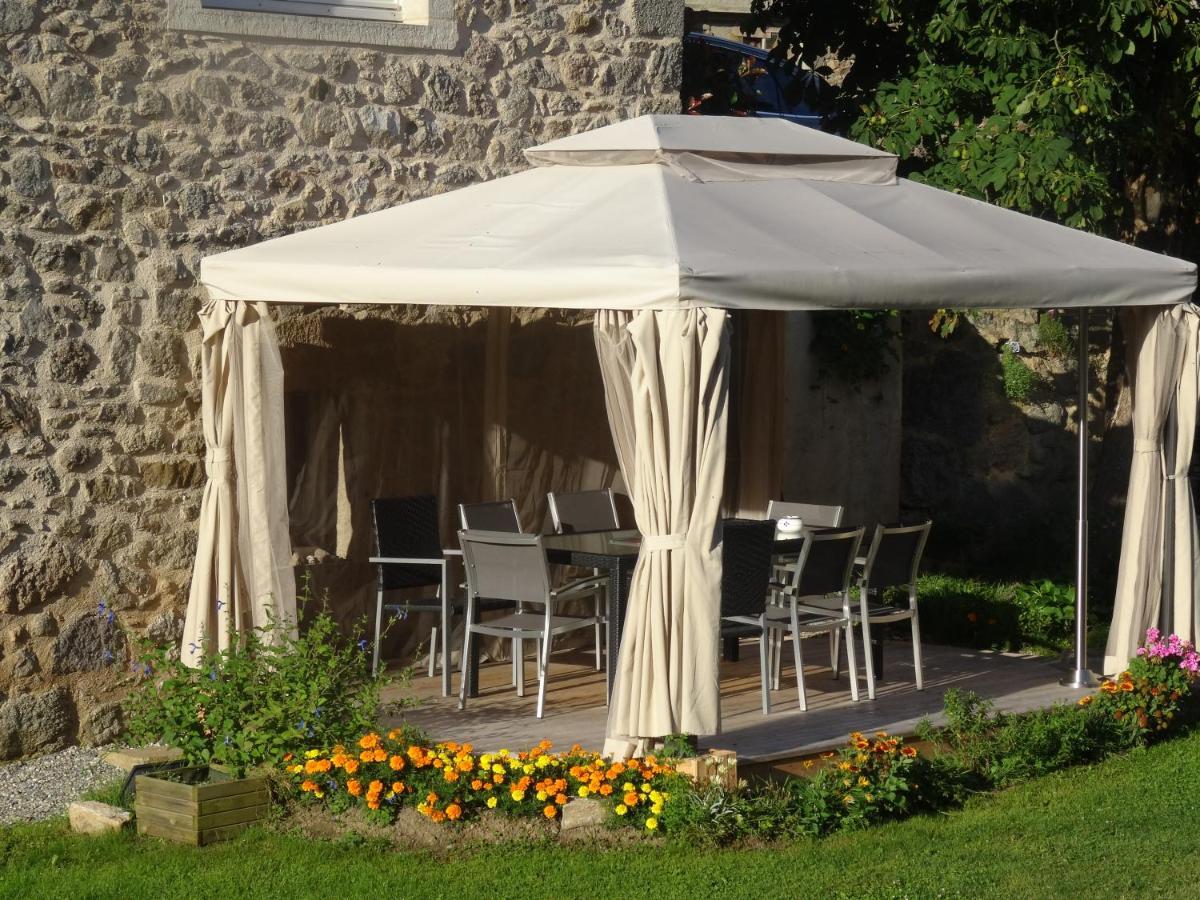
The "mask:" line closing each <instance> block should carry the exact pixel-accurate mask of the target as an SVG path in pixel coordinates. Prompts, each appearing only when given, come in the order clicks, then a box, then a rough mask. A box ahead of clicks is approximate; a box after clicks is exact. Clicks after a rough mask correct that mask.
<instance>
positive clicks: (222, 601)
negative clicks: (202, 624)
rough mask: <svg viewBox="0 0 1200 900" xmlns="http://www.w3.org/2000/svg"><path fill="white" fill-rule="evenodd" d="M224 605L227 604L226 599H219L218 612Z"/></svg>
mask: <svg viewBox="0 0 1200 900" xmlns="http://www.w3.org/2000/svg"><path fill="white" fill-rule="evenodd" d="M224 605H225V601H224V600H218V601H217V611H218V612H220V610H221V607H222V606H224Z"/></svg>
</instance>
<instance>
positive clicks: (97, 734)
mask: <svg viewBox="0 0 1200 900" xmlns="http://www.w3.org/2000/svg"><path fill="white" fill-rule="evenodd" d="M124 730H125V713H124V710H123V709H122V708H121V704H120V703H119V702H116V701H114V702H112V703H101V704H100V705H99V706H96V707H94V708H93V709H92V710H91V712H89V713H88V714H87V716H85V717H84V721H83V727H82V728H81V729H80V735H79V736H80V739H81V740H82V741H83V742H84V743H87V744H91V745H92V746H94V747H102V746H104V745H105V744H111V743H112V742H113V741H115V740H116V739H117V738H119V737H120V736H121V734H122V732H123V731H124Z"/></svg>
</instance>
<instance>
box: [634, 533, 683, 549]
mask: <svg viewBox="0 0 1200 900" xmlns="http://www.w3.org/2000/svg"><path fill="white" fill-rule="evenodd" d="M685 546H687V532H686V531H677V532H675V533H674V534H643V535H642V549H643V550H645V551H646V552H648V553H655V552H657V551H659V550H682V549H683V548H684V547H685Z"/></svg>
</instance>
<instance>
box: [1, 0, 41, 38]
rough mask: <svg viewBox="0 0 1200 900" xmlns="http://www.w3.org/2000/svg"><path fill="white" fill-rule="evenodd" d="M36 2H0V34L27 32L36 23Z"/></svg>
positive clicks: (25, 0) (11, 0) (26, 0)
mask: <svg viewBox="0 0 1200 900" xmlns="http://www.w3.org/2000/svg"><path fill="white" fill-rule="evenodd" d="M37 8H38V3H37V2H36V0H0V34H14V33H16V32H18V31H29V30H30V29H31V28H33V23H34V22H36V21H37Z"/></svg>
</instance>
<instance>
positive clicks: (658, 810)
mask: <svg viewBox="0 0 1200 900" xmlns="http://www.w3.org/2000/svg"><path fill="white" fill-rule="evenodd" d="M662 811H663V805H662V804H661V803H655V804H654V805H653V806H651V807H650V812H652V813H654V815H656V816H661V815H662Z"/></svg>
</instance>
